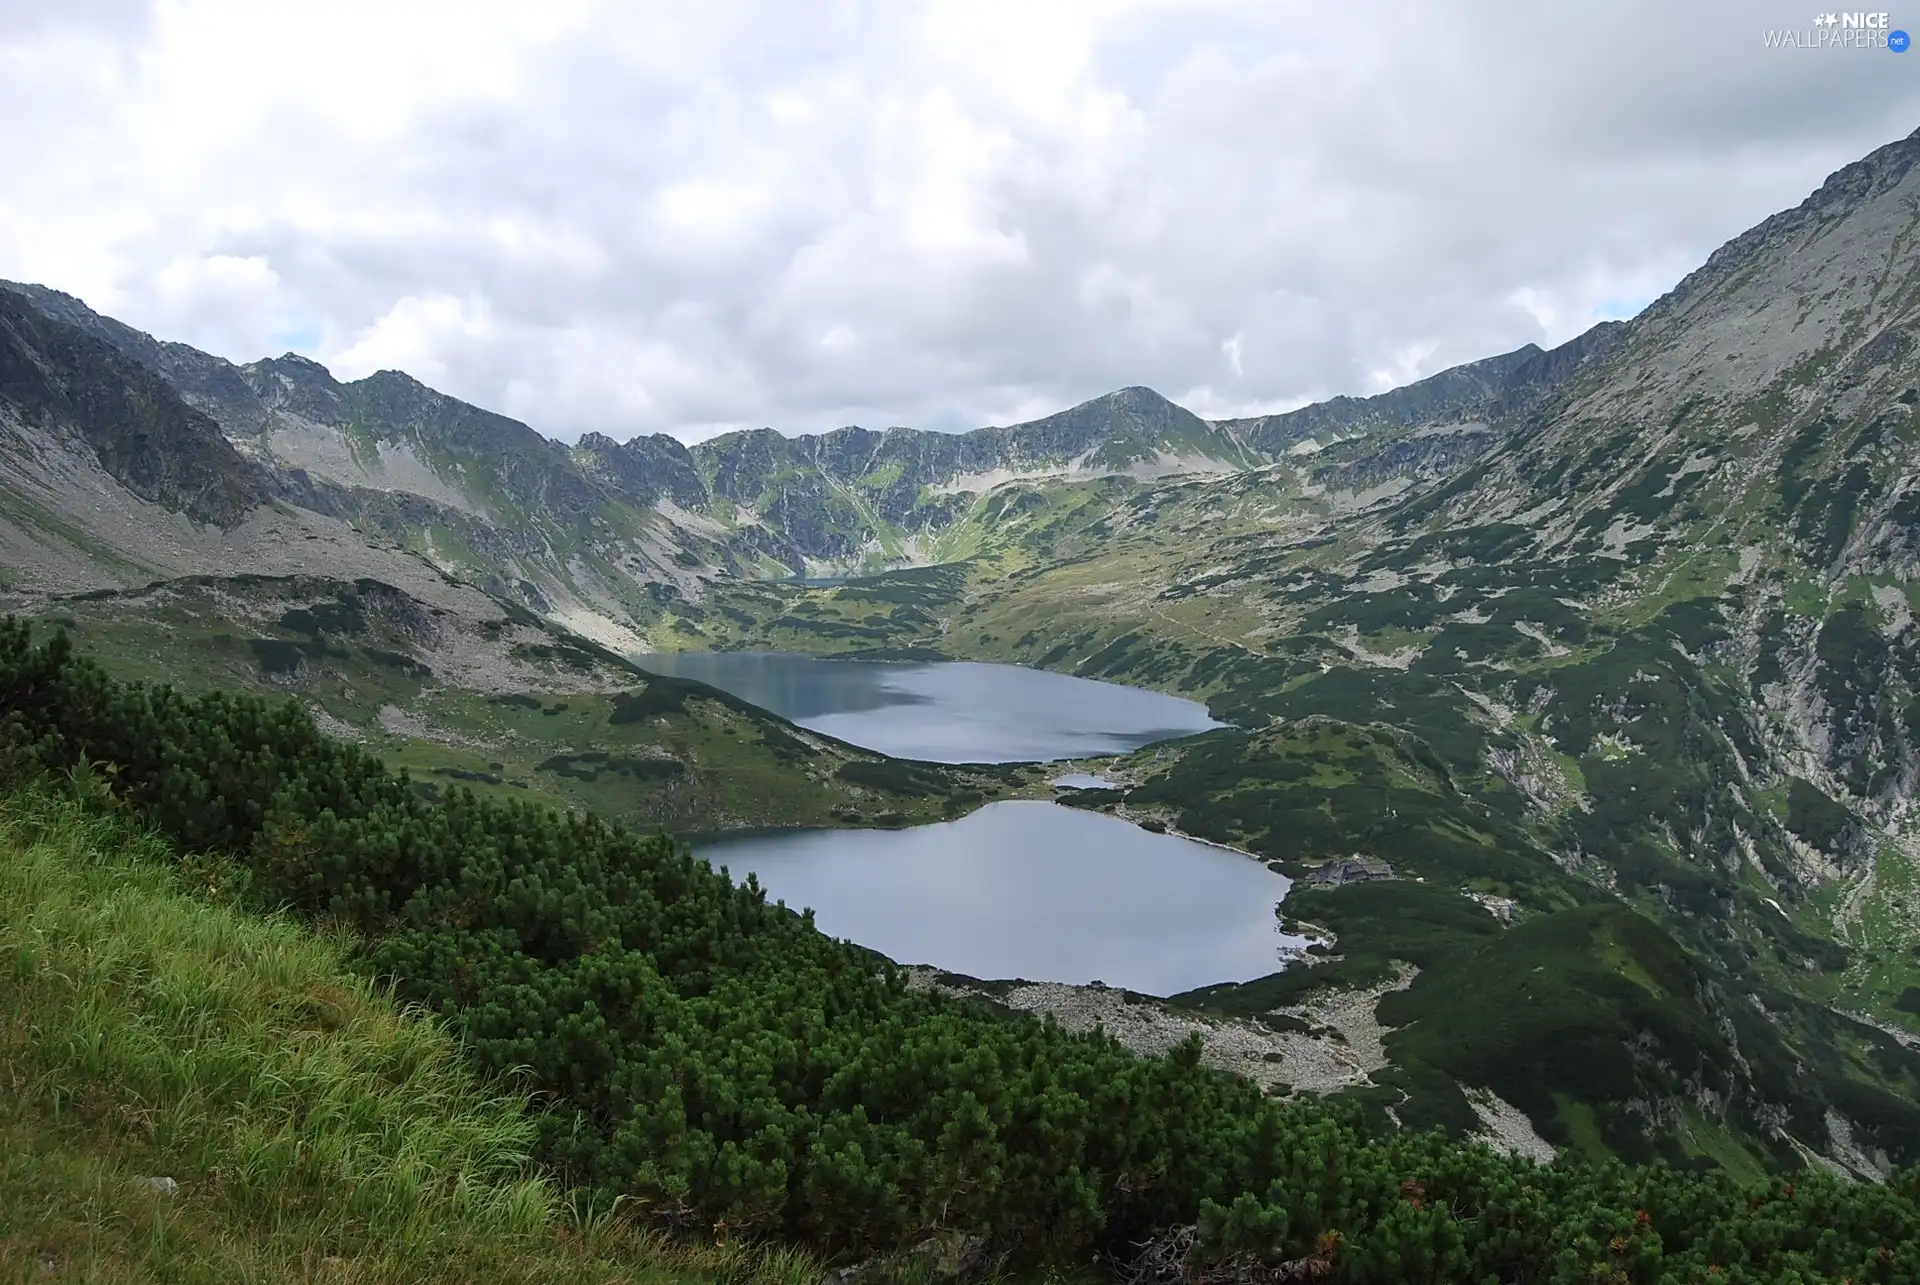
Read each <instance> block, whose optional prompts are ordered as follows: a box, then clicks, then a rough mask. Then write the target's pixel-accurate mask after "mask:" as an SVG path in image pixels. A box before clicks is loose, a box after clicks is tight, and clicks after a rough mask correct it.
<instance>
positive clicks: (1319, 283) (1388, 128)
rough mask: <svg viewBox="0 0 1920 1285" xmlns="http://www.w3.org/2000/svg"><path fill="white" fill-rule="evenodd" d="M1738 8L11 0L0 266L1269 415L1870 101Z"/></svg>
mask: <svg viewBox="0 0 1920 1285" xmlns="http://www.w3.org/2000/svg"><path fill="white" fill-rule="evenodd" d="M1803 22H1804V15H1803V14H1801V12H1800V11H1799V10H1798V9H1791V10H1789V8H1788V7H1787V6H1786V5H1785V4H1782V3H1778V2H1777V0H1762V3H1760V4H1759V5H1754V4H1752V3H1748V2H1746V0H1710V2H1709V0H1703V2H1702V3H1698V4H1691V5H1686V6H1674V5H1669V4H1656V3H1654V2H1653V0H1622V2H1621V3H1618V4H1612V5H1606V6H1584V7H1580V6H1558V5H1556V6H1547V5H1538V4H1530V3H1526V2H1525V0H1481V2H1476V3H1468V2H1467V0H1432V2H1431V3H1428V2H1423V0H1382V2H1381V3H1379V4H1376V5H1372V6H1368V7H1366V8H1365V9H1364V10H1360V9H1355V8H1351V7H1350V8H1346V9H1339V8H1330V7H1328V6H1326V5H1317V4H1316V5H1308V4H1304V3H1282V2H1279V0H1049V2H1048V3H1044V4H1035V3H1032V0H919V2H917V3H894V2H892V0H795V2H794V3H790V4H780V3H774V2H773V0H702V3H701V4H699V5H684V4H676V3H671V2H670V0H652V2H651V3H615V2H614V0H542V2H541V3H540V4H538V5H526V4H522V3H518V0H458V2H457V3H456V2H455V0H407V2H405V3H396V2H394V0H384V2H376V0H329V3H325V4H322V3H318V2H317V0H309V2H307V3H288V4H274V5H263V4H258V3H254V2H253V0H156V2H155V3H151V4H139V3H134V2H132V0H64V2H63V3H61V4H51V3H48V2H47V0H16V2H15V3H14V4H10V5H7V6H4V8H0V119H5V120H7V121H8V122H9V124H10V125H15V124H18V125H21V126H24V128H9V129H8V130H5V131H0V275H6V276H10V277H16V278H25V279H29V280H39V281H44V282H46V283H47V284H50V285H54V286H57V287H60V288H63V289H67V290H71V291H73V292H75V293H77V294H80V295H82V296H83V297H85V298H87V299H88V300H89V301H90V302H92V303H94V304H95V305H96V306H97V307H100V308H102V309H103V310H105V311H109V312H112V313H114V314H115V315H118V316H121V317H122V318H123V319H125V320H127V321H130V322H132V323H133V324H135V325H139V326H142V327H143V328H147V329H150V330H153V331H155V332H156V333H159V334H162V335H164V336H166V337H172V338H180V339H184V340H186V341H188V342H192V343H196V344H199V345H201V346H204V347H208V348H211V349H213V350H215V351H218V352H221V353H223V354H224V355H227V356H231V357H234V358H237V359H251V358H253V357H257V356H261V355H266V354H268V353H271V352H274V351H277V350H278V349H279V348H280V347H282V346H284V342H285V341H286V339H287V337H289V336H295V337H298V338H299V339H300V341H301V342H302V346H303V347H304V348H305V349H306V350H308V351H310V352H311V353H312V354H313V355H316V356H319V357H321V358H322V359H323V360H326V361H328V362H329V363H331V364H333V365H334V366H335V367H336V368H337V369H338V371H339V373H341V374H342V375H353V374H359V373H365V372H367V371H370V370H373V369H377V368H380V367H383V366H397V367H400V368H403V369H406V370H408V371H409V372H411V373H412V374H414V375H415V376H417V377H419V378H420V379H422V380H424V381H426V382H428V383H432V384H434V385H436V386H439V387H442V388H444V389H446V391H448V392H451V393H453V394H455V395H457V396H461V397H465V398H468V399H469V400H472V401H475V402H478V403H480V404H482V405H487V406H491V407H494V408H497V409H500V410H503V411H506V412H507V413H510V414H514V415H517V416H519V417H521V418H524V419H526V420H528V421H529V422H530V423H532V424H534V425H535V426H536V427H538V428H541V429H543V430H546V431H549V432H554V433H557V434H560V435H563V436H571V435H573V434H574V433H577V432H579V431H581V430H583V429H588V428H594V429H600V430H602V431H606V432H610V433H612V434H614V435H615V436H627V435H629V434H632V433H635V432H650V431H656V430H666V431H673V432H679V433H681V434H682V435H684V436H688V437H696V436H704V435H706V434H709V433H711V432H715V431H719V430H721V429H723V428H726V427H733V426H752V425H760V424H772V425H774V426H777V427H781V428H784V429H789V430H812V429H819V428H827V427H833V426H835V425H838V424H841V423H867V424H871V425H876V426H880V425H886V424H892V423H917V424H922V425H926V426H930V427H948V428H957V427H964V426H969V425H972V424H978V423H985V422H1009V421H1011V420H1014V419H1018V418H1021V417H1023V416H1027V415H1031V414H1035V413H1044V412H1046V411H1048V410H1053V409H1058V408H1059V407H1061V406H1064V405H1066V404H1069V403H1071V402H1073V401H1076V400H1078V399H1081V398H1084V397H1088V396H1092V395H1095V394H1098V393H1100V392H1103V391H1106V390H1108V389H1110V388H1114V387H1118V386H1121V385H1124V384H1134V383H1144V384H1150V385H1153V386H1155V387H1158V388H1160V389H1161V390H1162V391H1164V392H1167V393H1168V394H1169V395H1173V396H1176V397H1180V398H1184V399H1185V400H1187V402H1188V404H1190V405H1192V406H1193V408H1194V409H1196V410H1199V411H1200V412H1201V413H1203V414H1214V415H1221V414H1228V413H1245V412H1250V411H1255V410H1263V409H1280V408H1284V407H1287V406H1291V405H1297V404H1300V403H1301V402H1303V401H1305V400H1309V399H1311V398H1316V397H1321V396H1327V395H1330V394H1333V393H1338V392H1352V393H1365V392H1370V391H1374V390H1375V389H1376V388H1377V387H1379V386H1381V385H1382V384H1384V383H1388V382H1399V381H1403V380H1406V379H1410V378H1418V377H1419V376H1421V375H1425V374H1428V373H1431V372H1432V371H1434V370H1437V369H1439V368H1441V367H1443V366H1446V365H1449V364H1453V363H1455V362H1459V361H1463V360H1470V359H1472V358H1475V357H1479V356H1485V355H1488V354H1491V353H1494V352H1498V351H1503V350H1506V349H1510V348H1513V347H1517V346H1518V345H1520V344H1522V343H1526V342H1539V343H1542V344H1550V343H1553V342H1557V341H1559V340H1562V339H1565V338H1568V337H1570V336H1571V335H1572V334H1574V333H1577V332H1578V331H1579V330H1580V329H1582V328H1584V327H1585V326H1586V325H1588V324H1591V322H1592V321H1594V320H1598V319H1601V318H1603V317H1608V316H1616V315H1621V314H1622V313H1623V312H1627V311H1631V310H1632V309H1633V308H1635V307H1637V306H1639V305H1641V304H1642V303H1644V302H1645V301H1646V300H1648V299H1650V298H1651V297H1653V296H1655V295H1657V294H1658V293H1659V292H1660V291H1661V290H1664V289H1665V288H1666V287H1667V286H1669V285H1671V284H1672V283H1673V282H1674V281H1675V280H1677V279H1678V278H1679V277H1680V276H1681V275H1682V274H1684V273H1685V272H1686V271H1687V270H1688V269H1690V268H1691V267H1693V266H1695V265H1696V264H1697V263H1698V262H1699V261H1700V260H1701V259H1702V258H1704V257H1705V255H1706V254H1707V253H1708V252H1709V251H1711V250H1712V249H1713V248H1714V246H1716V245H1717V244H1719V243H1720V242H1721V241H1723V240H1725V239H1726V238H1728V237H1729V236H1732V235H1734V234H1735V233H1737V232H1739V231H1740V230H1742V229H1743V228H1745V227H1746V226H1748V225H1750V224H1752V223H1754V222H1756V221H1757V220H1759V219H1760V218H1762V217H1764V216H1765V215H1767V214H1769V213H1771V212H1772V211H1774V210H1775V209H1778V208H1780V207H1782V206H1785V205H1789V204H1792V203H1794V202H1796V201H1798V200H1799V199H1800V198H1801V197H1802V196H1804V195H1805V193H1806V192H1807V191H1808V190H1810V189H1811V188H1812V187H1813V186H1814V185H1815V184H1817V183H1818V182H1819V181H1820V179H1821V178H1823V177H1824V176H1825V174H1826V173H1828V172H1829V171H1830V170H1832V169H1834V168H1836V167H1837V166H1839V165H1840V164H1843V163H1844V162H1846V161H1848V160H1851V159H1854V158H1855V157H1857V156H1859V155H1861V154H1864V153H1865V152H1866V151H1868V150H1870V149H1871V148H1872V147H1873V146H1876V145H1878V144H1879V143H1882V142H1886V141H1889V140H1890V139H1892V138H1894V137H1896V136H1898V135H1899V134H1902V133H1904V132H1906V130H1908V129H1909V128H1911V125H1912V121H1913V119H1914V118H1916V117H1920V82H1915V81H1914V80H1913V79H1912V77H1911V76H1910V75H1906V74H1904V73H1906V72H1907V71H1909V70H1910V68H1909V67H1907V66H1906V65H1905V60H1902V59H1901V58H1898V57H1896V56H1891V55H1887V54H1884V53H1877V52H1874V51H1864V50H1863V51H1842V52H1831V51H1830V52H1821V53H1815V52H1812V51H1805V52H1803V53H1802V52H1786V53H1783V52H1780V51H1768V50H1764V49H1763V48H1762V45H1761V41H1760V37H1759V32H1760V30H1761V29H1762V28H1763V27H1766V26H1798V25H1801V24H1802V23H1803Z"/></svg>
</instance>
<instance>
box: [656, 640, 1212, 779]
mask: <svg viewBox="0 0 1920 1285" xmlns="http://www.w3.org/2000/svg"><path fill="white" fill-rule="evenodd" d="M639 663H640V665H641V666H642V667H643V668H645V669H650V670H652V671H653V672H655V673H658V674H666V675H670V676H673V677H679V678H693V679H697V680H699V681H700V682H703V683H708V684H710V685H712V686H714V687H718V688H720V689H721V690H722V691H728V692H732V693H733V694H734V695H735V696H738V697H740V698H741V699H743V700H748V701H752V702H753V703H754V704H755V705H758V706H760V707H761V708H763V709H769V710H772V711H773V712H774V713H776V714H779V715H780V716H781V717H783V718H787V719H791V720H792V721H793V722H795V723H798V724H799V725H800V726H802V727H806V728H810V729H812V730H813V731H816V732H821V733H824V734H826V735H828V736H834V737H838V738H839V739H841V740H843V741H846V742H849V743H850V744H853V745H859V746H863V747H865V748H867V749H870V750H877V751H879V752H880V753H882V754H891V755H894V756H895V757H897V758H911V759H925V760H928V761H930V762H936V763H1026V762H1048V761H1051V760H1054V759H1076V758H1091V757H1094V756H1097V755H1104V754H1124V753H1126V752H1128V751H1130V750H1136V749H1138V748H1140V747H1141V746H1142V745H1150V744H1152V743H1153V742H1155V741H1164V740H1169V739H1172V738H1174V737H1178V736H1191V735H1192V734H1194V733H1195V732H1204V731H1206V730H1208V729H1209V728H1214V727H1219V726H1221V724H1219V723H1216V722H1215V721H1214V720H1213V719H1212V718H1210V717H1208V715H1207V711H1206V708H1205V707H1204V706H1202V705H1200V704H1198V703H1196V702H1194V701H1190V700H1182V699H1180V698H1179V697H1177V696H1168V695H1166V694H1164V693H1162V692H1150V691H1144V690H1142V689H1140V688H1137V687H1123V686H1121V685H1119V684H1118V683H1102V682H1096V681H1094V680H1092V679H1088V678H1074V677H1072V676H1070V675H1067V674H1054V673H1049V672H1047V671H1045V670H1040V669H1028V668H1026V667H1024V666H1021V665H990V664H981V663H978V662H974V661H935V662H930V663H924V664H921V663H915V664H895V663H888V662H880V661H862V660H823V659H820V658H817V657H813V656H801V655H795V654H791V653H786V652H655V653H652V654H649V655H646V656H642V657H640V658H639Z"/></svg>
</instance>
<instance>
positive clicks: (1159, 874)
mask: <svg viewBox="0 0 1920 1285" xmlns="http://www.w3.org/2000/svg"><path fill="white" fill-rule="evenodd" d="M640 663H641V664H642V665H643V666H644V667H645V668H647V669H650V670H653V671H654V672H657V673H661V674H667V675H671V676H675V677H681V678H692V679H697V680H699V681H701V682H704V683H708V684H710V685H712V686H714V687H718V688H720V689H722V690H724V691H727V692H731V693H732V694H733V695H735V696H738V697H740V698H742V699H744V700H748V701H751V702H753V703H754V704H756V705H759V706H761V707H762V708H764V709H768V710H771V711H773V712H774V713H776V714H779V715H781V716H782V717H784V718H787V719H789V720H791V721H793V722H794V723H797V724H798V725H800V726H801V727H804V728H807V729H809V730H812V731H817V732H821V733H823V734H826V735H829V736H834V737H837V738H839V739H840V740H843V741H846V742H849V743H850V744H854V745H859V746H862V747H865V748H867V749H872V750H877V751H879V752H881V753H884V754H890V755H894V756H896V757H899V758H908V759H921V760H929V761H934V762H942V763H1021V762H1043V763H1044V762H1056V761H1063V760H1078V759H1087V758H1094V757H1099V756H1102V755H1110V754H1121V753H1126V752H1128V751H1131V750H1135V749H1138V748H1139V747H1141V746H1143V745H1150V744H1153V743H1155V742H1158V741H1164V740H1170V739H1173V738H1176V737H1181V736H1190V735H1192V734H1194V733H1196V732H1202V731H1206V730H1208V729H1209V728H1212V727H1217V726H1219V724H1217V723H1215V722H1214V721H1213V720H1212V719H1211V718H1209V717H1208V715H1207V712H1206V710H1205V709H1204V708H1203V707H1202V706H1200V705H1198V704H1196V703H1194V702H1192V701H1187V700H1181V699H1179V698H1177V697H1173V696H1167V695H1163V694H1161V693H1159V692H1150V691H1142V690H1140V689H1138V688H1132V687H1122V686H1119V685H1117V684H1113V683H1101V682H1095V681H1092V680H1090V679H1084V678H1074V677H1070V676H1068V675H1064V674H1054V673H1048V672H1046V671H1043V670H1035V669H1027V668H1023V667H1021V666H1018V665H992V664H978V663H973V662H963V661H940V662H931V663H895V662H877V661H857V660H825V659H818V658H814V657H809V656H800V655H792V654H785V653H768V652H757V653H756V652H682V653H656V654H654V655H649V656H646V657H644V658H642V659H641V662H640ZM1056 784H1058V785H1059V786H1060V787H1061V788H1067V787H1083V788H1085V787H1097V786H1098V785H1101V784H1104V781H1102V780H1101V778H1099V777H1097V776H1090V775H1087V774H1084V773H1066V772H1063V773H1062V775H1061V777H1060V778H1058V780H1057V782H1056ZM695 852H696V854H697V855H699V856H701V857H702V858H704V859H706V860H707V861H708V862H710V863H711V864H712V865H713V866H714V867H715V868H716V869H719V868H722V867H724V868H726V869H727V870H728V871H729V873H730V874H731V875H732V876H733V878H734V879H735V880H743V879H745V878H746V876H747V874H748V872H752V873H753V874H754V875H755V876H757V877H758V879H759V882H760V884H761V886H762V887H764V888H766V889H767V893H768V896H769V897H770V898H772V899H776V900H782V901H785V902H786V904H787V905H789V906H791V907H793V908H794V909H796V910H797V909H802V908H811V909H812V910H813V912H814V919H815V922H816V924H817V925H818V926H819V927H820V929H821V931H823V932H826V933H829V934H831V935H833V936H835V937H843V938H847V939H849V940H851V941H855V942H858V943H859V944H860V945H862V946H866V947H868V948H870V949H873V950H877V951H879V952H880V953H881V954H883V955H886V956H887V957H888V958H890V959H893V960H895V961H896V962H898V963H901V964H925V965H931V966H933V967H935V968H939V969H942V970H944V971H947V972H952V973H960V974H963V975H965V976H968V977H976V978H981V979H1014V978H1018V979H1022V980H1026V981H1035V982H1040V981H1046V982H1066V983H1070V984H1075V985H1086V984H1089V983H1093V982H1101V983H1104V984H1106V985H1108V986H1113V987H1119V988H1123V989H1126V990H1131V991H1137V992H1139V993H1141V994H1145V995H1157V996H1167V995H1175V994H1179V993H1180V992H1182V991H1187V990H1192V989H1194V988H1196V987H1200V986H1206V985H1211V984H1214V983H1219V982H1239V981H1250V980H1252V979H1253V978H1256V977H1263V976H1265V975H1267V974H1269V973H1272V972H1275V971H1276V970H1277V969H1279V968H1280V967H1281V964H1282V951H1283V949H1284V948H1287V947H1290V946H1297V945H1299V944H1300V943H1299V941H1298V939H1295V938H1291V937H1287V936H1283V935H1282V934H1281V933H1280V932H1279V930H1278V922H1277V920H1276V918H1275V915H1274V907H1275V906H1276V905H1277V904H1278V903H1279V901H1280V900H1281V898H1283V897H1284V896H1285V895H1286V892H1287V888H1288V880H1287V879H1286V878H1285V877H1284V876H1282V875H1279V874H1277V873H1275V872H1273V871H1271V870H1269V869H1268V868H1267V867H1266V866H1265V865H1263V864H1262V863H1261V862H1259V861H1257V860H1255V859H1253V858H1250V857H1248V856H1245V855H1243V854H1241V853H1237V852H1233V851H1229V850H1227V849H1224V848H1219V847H1215V846H1213V845H1211V844H1205V843H1199V842H1196V841H1194V840H1191V839H1185V838H1181V837H1179V836H1177V835H1168V834H1155V833H1150V832H1148V831H1146V830H1143V829H1141V828H1139V827H1137V826H1134V825H1132V824H1129V823H1128V822H1126V821H1122V820H1119V819H1117V818H1114V817H1110V816H1106V815H1104V814H1101V813H1097V812H1089V811H1085V810H1082V809H1078V808H1071V807H1063V806H1061V805H1059V804H1056V803H1050V802H1046V801H1044V800H1022V801H1009V802H1000V803H991V804H988V805H987V806H985V807H983V808H981V809H979V810H978V811H976V812H973V813H970V814H969V815H967V816H965V817H962V818H960V819H959V820H956V821H949V822H945V823H942V824H938V825H923V826H914V827H910V828H906V829H899V830H782V831H771V832H757V833H751V834H744V835H731V836H727V837H724V838H717V839H708V840H703V841H698V842H696V845H695Z"/></svg>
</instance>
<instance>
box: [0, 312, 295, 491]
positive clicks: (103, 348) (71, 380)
mask: <svg viewBox="0 0 1920 1285" xmlns="http://www.w3.org/2000/svg"><path fill="white" fill-rule="evenodd" d="M0 416H4V417H5V418H6V419H8V420H10V421H12V423H13V424H14V425H15V426H16V427H15V431H16V433H18V432H27V433H32V434H37V435H38V436H39V437H40V438H41V439H42V440H43V441H45V440H58V439H63V438H64V439H68V440H71V441H73V442H75V443H77V444H84V447H85V448H86V449H87V450H89V451H91V453H92V454H93V456H94V457H95V458H96V459H97V460H98V461H99V464H100V467H101V468H103V469H105V470H106V472H107V473H108V474H109V475H110V476H111V477H112V478H113V479H114V480H115V481H116V482H118V483H119V484H120V485H121V486H123V487H125V488H126V489H127V490H128V491H130V492H132V493H133V494H134V495H137V496H139V497H140V498H141V499H144V500H149V501H152V502H154V503H156V504H161V505H164V506H165V507H167V508H169V509H174V510H177V511H179V512H183V513H186V514H188V515H190V516H191V517H193V518H196V519H198V520H200V521H202V522H208V523H212V524H215V525H218V526H232V525H234V524H235V523H236V522H238V521H239V520H240V518H241V517H242V516H243V515H245V513H246V512H247V511H248V510H249V509H251V508H253V507H255V506H256V505H258V504H260V503H262V502H264V501H265V500H266V498H267V497H268V496H269V495H270V494H271V493H272V483H271V481H270V479H269V478H268V477H267V476H266V475H265V474H264V473H263V472H262V471H261V470H260V469H258V468H256V467H253V466H251V465H249V464H248V463H247V461H246V460H244V459H242V458H241V456H240V454H239V452H238V451H236V450H234V448H233V446H232V445H231V444H230V443H229V442H228V441H227V439H226V438H225V437H224V436H222V435H221V432H220V429H219V426H218V425H217V424H215V423H214V422H213V421H212V420H211V419H209V418H208V417H207V416H205V415H203V414H201V413H200V412H198V411H195V410H193V409H192V408H190V407H188V406H187V405H186V403H185V402H183V401H182V400H181V398H180V396H179V394H178V393H176V392H175V391H174V389H173V388H172V387H171V386H170V385H169V384H168V383H167V382H166V381H165V380H164V379H163V378H161V377H160V376H158V375H156V374H155V373H153V372H152V371H150V370H147V369H146V368H145V367H142V366H140V365H139V364H138V363H136V362H134V361H131V360H129V359H128V358H127V357H125V356H123V355H122V354H121V353H120V352H118V351H117V350H116V349H114V348H113V347H111V346H110V345H108V344H106V343H103V342H101V341H100V340H98V339H94V338H92V337H91V336H89V335H87V334H84V333H82V332H81V331H79V330H76V329H75V328H73V327H71V326H68V325H65V324H62V323H60V322H57V321H52V320H50V319H48V318H47V317H45V316H43V315H42V314H40V313H39V312H37V311H36V310H35V309H34V308H32V307H31V306H29V305H28V304H27V303H26V302H25V301H24V300H23V299H22V298H21V297H20V296H18V295H13V294H10V293H8V292H6V291H0Z"/></svg>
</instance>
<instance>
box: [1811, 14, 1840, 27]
mask: <svg viewBox="0 0 1920 1285" xmlns="http://www.w3.org/2000/svg"><path fill="white" fill-rule="evenodd" d="M1839 24H1840V19H1839V17H1838V15H1835V14H1831V13H1823V14H1820V15H1819V16H1818V17H1816V18H1815V19H1814V20H1813V25H1814V26H1816V27H1835V26H1838V25H1839Z"/></svg>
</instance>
